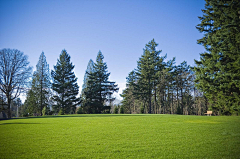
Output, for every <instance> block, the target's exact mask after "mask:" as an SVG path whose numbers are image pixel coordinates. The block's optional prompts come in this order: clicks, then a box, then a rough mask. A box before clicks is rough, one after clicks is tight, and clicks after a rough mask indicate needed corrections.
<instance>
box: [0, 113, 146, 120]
mask: <svg viewBox="0 0 240 159" xmlns="http://www.w3.org/2000/svg"><path fill="white" fill-rule="evenodd" d="M119 116H121V117H129V116H133V117H139V116H148V115H147V114H74V115H47V116H32V117H20V118H11V119H2V120H15V119H34V118H38V119H39V118H81V117H88V118H89V117H100V118H101V117H119ZM0 121H1V120H0Z"/></svg>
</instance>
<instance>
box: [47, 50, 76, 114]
mask: <svg viewBox="0 0 240 159" xmlns="http://www.w3.org/2000/svg"><path fill="white" fill-rule="evenodd" d="M73 69H74V65H73V64H72V63H71V62H70V55H69V54H68V53H67V51H66V50H62V52H61V54H60V56H59V59H58V60H57V64H56V65H55V66H54V70H52V72H51V75H52V78H53V83H52V89H53V91H55V95H54V96H53V101H54V102H55V103H54V105H53V108H54V110H55V111H57V112H60V111H61V112H62V113H63V114H69V113H75V110H76V106H77V105H78V104H79V98H77V97H76V96H77V95H78V91H79V87H78V84H77V78H76V76H75V74H74V72H73Z"/></svg>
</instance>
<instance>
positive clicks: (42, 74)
mask: <svg viewBox="0 0 240 159" xmlns="http://www.w3.org/2000/svg"><path fill="white" fill-rule="evenodd" d="M50 88H51V82H50V73H49V65H48V64H47V60H46V56H45V55H44V52H42V53H41V55H40V57H39V60H38V64H37V65H36V71H35V72H34V74H33V78H32V82H31V90H29V91H28V93H27V100H26V101H25V102H26V105H28V108H29V113H31V114H40V115H42V112H43V108H44V107H47V106H48V105H49V101H50V96H51V91H50Z"/></svg>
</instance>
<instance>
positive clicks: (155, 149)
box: [0, 114, 240, 159]
mask: <svg viewBox="0 0 240 159" xmlns="http://www.w3.org/2000/svg"><path fill="white" fill-rule="evenodd" d="M0 134H1V135H0V158H31V159H33V158H240V117H239V116H230V117H229V116H180V115H107V114H105V115H104V114H100V115H71V116H47V117H37V118H23V119H11V120H2V121H0Z"/></svg>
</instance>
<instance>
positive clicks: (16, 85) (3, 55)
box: [0, 49, 32, 118]
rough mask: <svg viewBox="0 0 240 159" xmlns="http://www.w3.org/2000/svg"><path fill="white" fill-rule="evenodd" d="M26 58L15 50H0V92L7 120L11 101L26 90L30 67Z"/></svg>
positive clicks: (9, 115)
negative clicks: (5, 104)
mask: <svg viewBox="0 0 240 159" xmlns="http://www.w3.org/2000/svg"><path fill="white" fill-rule="evenodd" d="M27 59H28V57H27V56H26V55H24V54H23V52H21V51H19V50H16V49H2V50H0V90H1V91H2V92H3V93H4V94H5V95H6V99H7V111H8V118H11V110H10V104H11V101H12V100H14V99H15V98H17V97H19V95H20V94H21V93H23V92H24V91H25V90H26V86H27V83H28V81H29V78H30V77H31V73H32V67H30V66H29V62H28V60H27Z"/></svg>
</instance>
